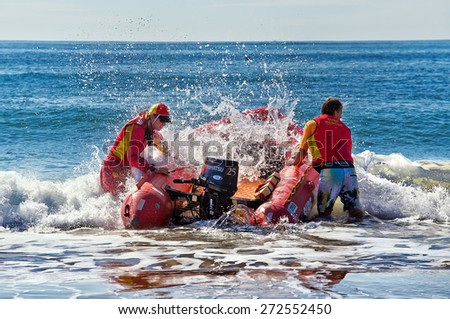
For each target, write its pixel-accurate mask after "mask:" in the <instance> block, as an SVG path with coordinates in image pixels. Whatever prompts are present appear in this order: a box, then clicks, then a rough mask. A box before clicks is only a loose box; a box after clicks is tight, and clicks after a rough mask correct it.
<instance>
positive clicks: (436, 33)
mask: <svg viewBox="0 0 450 319" xmlns="http://www.w3.org/2000/svg"><path fill="white" fill-rule="evenodd" d="M420 39H450V1H449V0H158V1H156V0H101V1H100V0H0V40H92V41H97V40H103V41H109V40H125V41H272V40H276V41H314V40H318V41H320V40H337V41H340V40H420Z"/></svg>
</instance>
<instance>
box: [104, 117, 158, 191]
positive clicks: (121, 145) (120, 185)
mask: <svg viewBox="0 0 450 319" xmlns="http://www.w3.org/2000/svg"><path fill="white" fill-rule="evenodd" d="M147 130H151V135H153V133H154V132H153V130H152V128H151V127H149V126H148V125H147V121H146V119H145V112H143V113H140V114H139V115H138V116H137V117H136V118H134V119H132V120H131V121H129V122H128V123H127V124H125V126H124V127H123V128H122V130H121V131H120V132H119V134H118V135H117V138H116V140H115V141H114V144H113V146H112V147H111V150H110V151H109V154H108V155H107V156H106V158H105V160H104V162H103V166H102V168H101V170H100V185H101V186H102V188H103V189H104V190H105V191H106V192H111V193H113V194H117V192H122V191H124V190H125V180H126V178H127V175H128V174H129V173H130V168H131V167H136V168H138V169H139V170H141V171H143V172H146V171H147V170H148V169H150V165H149V164H148V162H147V161H146V160H145V159H144V158H143V157H141V153H142V151H143V150H144V149H145V147H146V146H147V140H146V137H145V133H146V131H147Z"/></svg>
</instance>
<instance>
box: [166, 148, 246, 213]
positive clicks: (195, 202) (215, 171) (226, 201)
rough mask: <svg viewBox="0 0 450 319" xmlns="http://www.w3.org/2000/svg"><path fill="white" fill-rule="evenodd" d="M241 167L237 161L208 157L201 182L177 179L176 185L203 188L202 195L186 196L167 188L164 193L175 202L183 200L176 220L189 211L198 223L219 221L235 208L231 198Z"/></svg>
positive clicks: (234, 191) (176, 211) (201, 174)
mask: <svg viewBox="0 0 450 319" xmlns="http://www.w3.org/2000/svg"><path fill="white" fill-rule="evenodd" d="M238 177H239V164H238V162H236V161H231V160H223V159H216V158H212V157H207V158H206V160H205V163H204V165H203V168H202V171H201V173H200V176H199V178H196V179H189V180H183V179H174V180H173V182H174V183H190V184H193V185H194V187H195V186H200V187H202V188H203V191H202V192H201V193H198V192H195V193H186V192H181V191H177V190H174V189H173V188H171V187H170V186H166V188H165V190H166V191H167V192H168V193H169V194H170V197H171V198H172V200H174V201H177V200H184V201H185V204H183V205H182V207H180V208H177V209H176V210H175V213H174V220H177V219H179V216H180V215H181V214H183V213H184V212H186V211H196V212H197V213H196V215H197V216H196V218H198V219H216V218H219V217H220V216H222V214H223V213H224V212H226V211H227V210H228V209H229V208H230V206H231V205H232V204H233V203H232V200H231V197H232V196H233V195H234V194H235V193H236V191H237V184H238Z"/></svg>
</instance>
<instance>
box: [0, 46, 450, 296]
mask: <svg viewBox="0 0 450 319" xmlns="http://www.w3.org/2000/svg"><path fill="white" fill-rule="evenodd" d="M449 74H450V42H449V41H415V42H410V41H401V42H301V43H300V42H267V43H265V42H257V43H214V42H213V43H206V42H205V43H127V42H98V43H97V42H14V41H11V42H10V41H2V42H0V123H1V130H0V147H1V152H0V159H1V161H0V261H1V263H0V283H1V286H2V289H1V290H0V298H188V297H190V298H448V297H449V296H450V288H449V287H448V282H449V280H450V272H449V268H450V235H449V230H450V227H449V226H450V221H449V217H450V203H449V189H450V148H449V145H450V137H449V136H450V134H449V120H448V113H449V110H450V102H449V100H448V97H449V96H450V79H449ZM328 96H335V97H338V98H339V99H341V100H342V101H343V102H345V103H346V106H345V109H344V114H343V121H344V122H345V123H346V124H347V125H348V126H349V127H350V128H351V130H352V135H353V153H354V157H355V161H356V169H357V173H358V179H359V185H360V191H361V200H362V204H363V208H364V210H366V211H367V212H369V213H370V214H371V217H370V218H367V219H365V220H363V221H359V222H356V221H348V220H347V218H346V216H345V214H343V213H342V212H340V210H342V208H341V207H339V206H337V207H336V217H335V219H334V220H331V221H311V222H309V223H304V224H299V225H279V226H276V227H272V228H263V229H262V228H258V227H242V226H241V227H237V226H226V225H218V224H217V223H215V222H202V223H195V224H193V225H188V226H183V227H168V228H161V229H154V230H146V231H133V230H126V229H124V228H123V226H122V223H121V221H120V214H119V208H120V205H121V200H122V199H123V197H124V196H125V194H123V195H122V196H121V197H119V198H114V197H112V196H111V195H110V194H105V193H104V192H103V191H102V190H101V188H100V186H99V179H98V172H99V169H100V165H101V162H102V159H103V158H104V156H105V154H106V153H107V152H108V149H109V147H110V146H111V145H112V142H113V141H114V139H115V137H116V134H117V133H118V131H119V130H120V129H121V127H122V125H123V124H124V123H126V121H127V120H129V119H130V118H132V117H134V116H135V115H136V114H137V113H138V112H140V111H142V110H144V109H147V108H149V107H150V106H151V105H152V104H153V103H156V102H164V103H166V104H167V105H168V106H169V107H170V109H171V113H172V123H171V124H170V125H168V126H167V127H166V128H165V129H164V130H163V132H162V133H163V135H164V136H165V137H166V138H167V139H168V140H174V139H175V138H178V139H180V140H182V139H184V138H186V136H188V135H189V134H190V133H192V131H193V130H194V129H195V128H196V127H198V126H200V125H203V124H205V123H208V122H211V121H213V120H218V119H221V118H223V117H228V118H230V119H231V121H232V122H233V123H234V124H235V125H234V128H235V129H234V131H233V132H232V134H231V136H232V137H235V138H240V141H241V142H242V139H244V140H245V141H247V140H249V141H258V140H261V139H264V138H265V137H266V136H267V135H270V136H271V137H274V138H275V139H278V141H282V140H283V139H285V138H286V136H284V135H283V132H285V128H286V122H283V121H280V122H276V123H266V124H261V125H259V124H255V123H247V122H245V120H244V119H243V118H242V116H241V115H240V111H243V110H246V109H252V108H257V107H261V106H266V105H268V106H269V107H270V108H272V109H276V110H280V111H282V112H283V113H284V114H286V116H287V118H288V120H291V121H294V122H295V123H296V124H297V125H299V126H300V127H301V126H303V125H304V124H305V123H306V121H308V120H309V119H311V118H313V117H314V116H316V115H318V114H319V113H320V106H321V104H322V103H323V101H324V99H325V98H326V97H328ZM223 130H224V131H222V132H221V133H227V134H229V133H230V132H226V128H223ZM214 138H216V142H217V141H218V142H219V143H218V146H219V148H221V147H222V146H223V149H225V148H226V147H225V145H224V144H225V143H226V141H224V140H221V139H220V138H219V136H215V137H214ZM200 142H204V141H200ZM228 142H229V141H228ZM216 146H217V143H216ZM201 151H203V150H201ZM216 151H217V150H216ZM216 153H217V152H216ZM219 153H220V152H219ZM202 155H203V153H201V152H200V154H196V155H195V156H196V157H197V159H198V160H199V161H201V158H202ZM219 155H221V154H219ZM224 155H225V154H224ZM241 171H242V172H243V173H247V174H251V173H252V167H251V165H247V166H244V167H242V170H241ZM133 189H134V185H133V183H130V185H129V188H128V192H131V191H133Z"/></svg>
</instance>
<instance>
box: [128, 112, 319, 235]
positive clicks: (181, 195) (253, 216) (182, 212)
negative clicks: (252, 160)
mask: <svg viewBox="0 0 450 319" xmlns="http://www.w3.org/2000/svg"><path fill="white" fill-rule="evenodd" d="M271 112H272V110H269V109H268V108H267V107H264V108H259V109H255V110H251V111H246V112H243V114H244V115H245V116H248V117H250V118H251V119H252V120H257V121H263V122H264V121H268V120H271V119H273V117H274V114H273V113H271ZM282 116H283V115H282V114H281V113H280V112H277V113H275V117H277V118H278V119H280V118H282ZM222 124H225V125H228V124H230V120H229V119H227V118H225V119H222V120H219V121H215V122H211V123H208V124H206V125H204V126H202V127H200V128H198V129H196V130H195V134H204V133H206V134H211V133H212V132H214V131H215V130H216V129H217V127H218V126H219V125H222ZM299 134H301V129H300V128H299V127H298V126H296V125H294V124H292V123H290V124H289V126H288V137H289V136H292V137H291V138H290V139H289V141H288V143H292V145H295V144H296V143H298V136H299ZM294 136H295V137H294ZM271 142H272V141H269V143H271ZM278 162H280V163H278V168H277V169H274V168H271V170H270V173H271V174H270V175H269V174H265V173H266V172H264V174H265V175H266V176H263V174H261V176H263V177H264V178H258V179H252V180H250V179H248V178H245V177H241V176H239V163H238V162H237V161H232V160H227V159H220V158H214V157H207V158H206V159H205V160H204V164H203V167H202V169H201V172H200V173H197V171H196V170H195V169H194V168H192V167H178V168H177V169H174V170H173V171H172V172H171V173H170V174H169V175H163V174H155V173H147V174H145V175H144V176H143V177H142V178H141V180H140V181H139V182H138V183H137V190H136V191H135V192H133V193H132V194H129V195H128V196H127V197H126V198H125V200H124V201H123V203H122V207H121V218H122V221H123V224H124V226H125V227H126V228H133V229H148V228H153V227H163V226H167V225H169V224H185V223H190V222H193V221H196V220H206V219H218V218H222V217H223V216H228V217H230V219H231V220H233V221H234V222H239V223H244V224H251V225H258V226H267V225H270V224H276V223H279V222H289V223H298V222H301V221H305V220H307V218H308V216H309V213H310V211H311V209H312V207H313V202H314V198H315V196H314V195H315V191H316V190H317V186H318V179H319V175H318V173H317V172H316V171H315V170H314V169H312V168H311V167H309V166H307V165H302V166H301V167H297V166H286V167H284V168H282V167H283V166H284V158H282V159H281V160H278ZM281 168H282V169H281ZM261 176H260V177H261Z"/></svg>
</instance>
